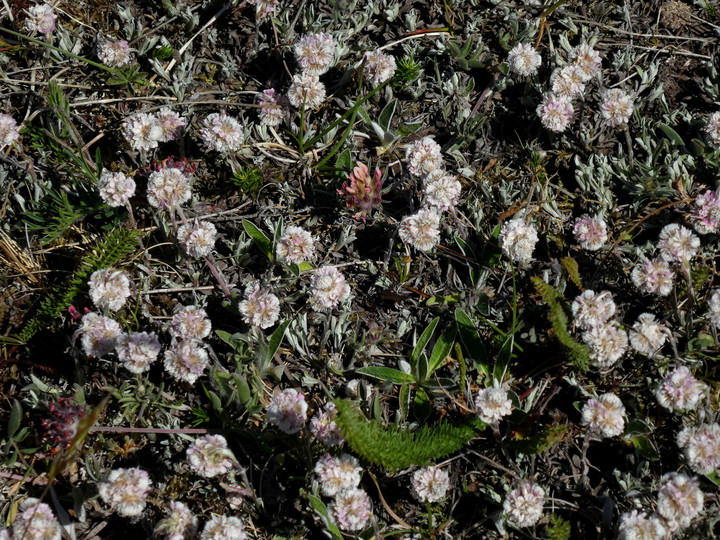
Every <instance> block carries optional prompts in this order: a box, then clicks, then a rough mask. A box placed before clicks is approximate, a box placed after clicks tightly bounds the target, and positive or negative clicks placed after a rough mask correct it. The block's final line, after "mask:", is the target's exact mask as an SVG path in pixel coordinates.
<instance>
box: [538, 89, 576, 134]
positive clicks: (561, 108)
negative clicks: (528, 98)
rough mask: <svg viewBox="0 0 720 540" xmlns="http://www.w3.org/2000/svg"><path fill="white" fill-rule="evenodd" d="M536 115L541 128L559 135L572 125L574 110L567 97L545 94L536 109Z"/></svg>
mask: <svg viewBox="0 0 720 540" xmlns="http://www.w3.org/2000/svg"><path fill="white" fill-rule="evenodd" d="M537 115H538V116H539V117H540V122H541V123H542V125H543V127H545V128H546V129H549V130H550V131H554V132H556V133H561V132H563V131H565V130H566V129H567V128H568V126H569V125H570V124H571V123H572V120H573V116H574V115H575V109H574V108H573V105H572V102H571V101H570V98H568V97H567V96H556V95H554V94H545V95H544V96H543V100H542V103H541V104H540V105H538V107H537Z"/></svg>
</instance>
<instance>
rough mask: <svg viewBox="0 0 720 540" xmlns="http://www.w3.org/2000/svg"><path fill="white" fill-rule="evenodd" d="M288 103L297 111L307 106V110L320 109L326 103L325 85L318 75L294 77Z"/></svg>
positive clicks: (289, 90)
mask: <svg viewBox="0 0 720 540" xmlns="http://www.w3.org/2000/svg"><path fill="white" fill-rule="evenodd" d="M287 97H288V101H290V104H291V105H292V106H293V107H295V108H296V109H300V108H302V106H303V105H304V106H305V109H306V110H309V109H314V108H315V107H319V106H320V105H321V104H322V102H323V101H325V85H324V84H323V83H321V82H320V79H318V78H317V75H312V74H310V73H301V74H300V75H294V76H293V82H292V84H291V85H290V88H289V89H288V93H287Z"/></svg>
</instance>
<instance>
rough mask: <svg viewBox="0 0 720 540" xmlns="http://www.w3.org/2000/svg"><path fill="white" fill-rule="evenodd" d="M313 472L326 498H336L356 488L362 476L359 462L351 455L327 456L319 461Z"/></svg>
mask: <svg viewBox="0 0 720 540" xmlns="http://www.w3.org/2000/svg"><path fill="white" fill-rule="evenodd" d="M313 470H314V471H315V474H316V475H317V477H318V481H319V482H320V491H322V494H323V495H325V496H326V497H335V496H336V495H338V494H339V493H342V492H343V491H349V490H351V489H354V488H356V487H357V486H358V484H360V476H361V474H362V467H360V466H359V465H358V460H357V459H355V458H354V457H353V456H351V455H350V454H342V455H341V456H339V457H335V456H331V455H330V454H325V455H324V456H322V457H321V458H320V459H318V461H317V463H316V464H315V468H314V469H313Z"/></svg>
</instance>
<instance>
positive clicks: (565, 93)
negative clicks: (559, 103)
mask: <svg viewBox="0 0 720 540" xmlns="http://www.w3.org/2000/svg"><path fill="white" fill-rule="evenodd" d="M586 80H587V79H586V77H585V73H584V72H583V71H582V70H581V69H580V68H579V67H578V66H576V65H573V64H571V65H569V66H565V67H563V68H558V69H556V70H555V71H553V72H552V75H550V84H551V85H552V93H553V94H555V95H556V96H562V97H567V98H569V99H575V98H578V97H580V96H582V95H583V93H584V92H585V81H586Z"/></svg>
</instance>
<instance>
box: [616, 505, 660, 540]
mask: <svg viewBox="0 0 720 540" xmlns="http://www.w3.org/2000/svg"><path fill="white" fill-rule="evenodd" d="M667 534H668V531H667V530H666V529H665V527H664V526H663V522H662V519H661V518H659V517H658V516H657V515H654V514H653V515H651V516H648V515H647V514H646V513H645V512H640V511H639V510H633V511H632V512H626V513H625V514H623V515H622V516H620V525H619V526H618V538H619V539H620V540H662V539H663V538H665V537H666V536H667Z"/></svg>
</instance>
